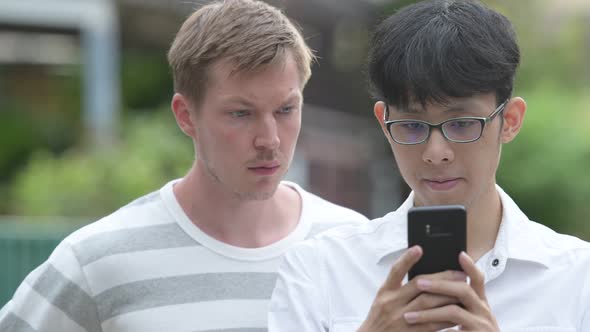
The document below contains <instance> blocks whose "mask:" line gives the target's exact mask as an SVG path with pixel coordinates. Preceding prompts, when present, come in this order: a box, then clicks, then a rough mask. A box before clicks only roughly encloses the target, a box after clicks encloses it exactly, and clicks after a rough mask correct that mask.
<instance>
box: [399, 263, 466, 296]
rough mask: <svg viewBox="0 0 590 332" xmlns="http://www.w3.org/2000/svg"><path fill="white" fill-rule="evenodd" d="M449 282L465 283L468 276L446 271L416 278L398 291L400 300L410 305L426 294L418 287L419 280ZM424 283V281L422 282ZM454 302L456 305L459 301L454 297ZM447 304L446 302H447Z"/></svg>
mask: <svg viewBox="0 0 590 332" xmlns="http://www.w3.org/2000/svg"><path fill="white" fill-rule="evenodd" d="M425 279H426V280H436V279H439V280H449V281H462V282H465V281H466V280H467V275H466V274H465V273H463V272H459V271H444V272H438V273H433V274H424V275H419V276H416V278H414V279H412V280H410V281H409V282H408V284H406V285H404V286H403V287H402V288H401V289H399V291H398V295H397V296H399V297H400V299H402V300H403V301H404V303H409V302H411V301H413V300H414V299H416V298H417V297H418V296H420V295H421V294H424V291H423V290H422V289H420V287H418V285H417V283H418V280H425ZM421 282H422V281H421ZM453 299H454V300H453V302H452V303H456V302H457V301H458V300H457V299H456V298H454V297H453ZM445 303H446V302H445Z"/></svg>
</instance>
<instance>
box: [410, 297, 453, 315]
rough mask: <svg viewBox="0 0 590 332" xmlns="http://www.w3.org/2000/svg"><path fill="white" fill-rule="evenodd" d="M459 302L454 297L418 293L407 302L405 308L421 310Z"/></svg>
mask: <svg viewBox="0 0 590 332" xmlns="http://www.w3.org/2000/svg"><path fill="white" fill-rule="evenodd" d="M459 303H460V302H459V299H457V298H456V297H451V296H445V295H439V294H431V293H420V294H419V295H418V296H416V298H414V299H413V300H412V301H410V303H408V305H407V306H406V309H407V310H408V311H422V310H427V309H433V308H437V307H444V306H446V305H449V304H459Z"/></svg>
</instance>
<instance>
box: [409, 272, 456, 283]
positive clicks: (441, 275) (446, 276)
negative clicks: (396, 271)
mask: <svg viewBox="0 0 590 332" xmlns="http://www.w3.org/2000/svg"><path fill="white" fill-rule="evenodd" d="M419 278H427V279H440V280H454V281H467V274H465V272H462V271H452V270H447V271H444V272H437V273H433V274H420V275H417V276H416V277H415V278H414V279H415V280H418V279H419ZM412 281H413V280H412Z"/></svg>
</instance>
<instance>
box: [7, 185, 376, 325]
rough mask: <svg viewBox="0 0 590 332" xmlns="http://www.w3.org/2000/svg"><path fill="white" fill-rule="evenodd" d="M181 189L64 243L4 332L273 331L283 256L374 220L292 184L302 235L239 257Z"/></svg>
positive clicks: (17, 303)
mask: <svg viewBox="0 0 590 332" xmlns="http://www.w3.org/2000/svg"><path fill="white" fill-rule="evenodd" d="M174 182H175V181H172V182H170V183H168V184H166V185H165V186H164V187H163V188H162V189H160V190H159V191H157V192H154V193H151V194H149V195H146V196H144V197H142V198H140V199H137V200H135V201H134V202H132V203H130V204H129V205H127V206H125V207H123V208H121V209H119V210H118V211H116V212H115V213H113V214H112V215H110V216H107V217H105V218H103V219H101V220H99V221H97V222H95V223H93V224H90V225H88V226H86V227H84V228H82V229H80V230H78V231H76V232H74V233H73V234H72V235H70V236H68V237H67V238H66V239H65V240H64V241H62V243H60V245H59V246H58V247H57V248H56V250H55V251H54V252H53V253H52V255H51V256H50V258H49V259H48V260H47V261H46V262H45V263H44V264H42V265H41V266H40V267H38V268H37V269H35V270H34V271H33V272H32V273H31V274H30V275H29V276H27V278H26V279H25V281H24V282H23V283H22V284H21V285H20V287H19V288H18V290H17V291H16V293H15V295H14V297H13V299H12V300H11V301H10V302H8V304H6V306H5V307H4V308H3V309H2V310H1V311H0V331H47V332H56V331H60V332H62V331H65V332H70V331H72V332H73V331H86V332H101V331H103V332H114V331H142V332H146V331H218V330H223V331H234V330H235V329H239V331H266V320H267V311H268V301H269V299H270V296H271V293H272V290H273V288H274V284H275V279H276V271H277V268H278V263H279V259H280V258H281V257H282V255H283V253H284V252H285V251H286V250H287V249H288V248H290V247H291V246H292V245H293V244H295V243H296V242H299V241H302V240H304V239H305V238H308V237H309V236H311V235H313V234H315V233H318V232H320V231H322V230H325V229H327V228H330V227H333V226H336V225H342V224H343V223H357V222H362V221H365V220H367V219H366V218H365V217H364V216H362V215H361V214H359V213H357V212H354V211H352V210H350V209H347V208H344V207H341V206H338V205H335V204H332V203H329V202H327V201H325V200H323V199H321V198H319V197H317V196H315V195H312V194H310V193H308V192H306V191H304V190H303V189H301V188H300V187H299V186H297V185H296V184H294V183H290V182H283V183H284V184H286V185H289V186H291V187H293V188H294V189H295V190H297V192H298V193H299V194H300V196H301V197H302V211H301V219H300V221H299V224H298V225H297V227H296V228H295V229H294V230H293V231H292V232H291V234H289V235H288V236H287V237H285V238H284V239H282V240H280V241H278V242H275V243H273V244H271V245H269V246H266V247H262V248H255V249H249V248H238V247H234V246H231V245H228V244H225V243H222V242H220V241H218V240H215V239H214V238H212V237H210V236H208V235H207V234H205V233H203V232H201V231H200V230H199V229H198V228H197V227H196V226H195V225H194V224H193V223H192V222H191V221H190V220H189V218H188V217H187V216H186V214H185V213H184V212H183V210H182V208H181V207H180V205H179V203H178V201H177V200H176V198H175V196H174V193H173V190H172V187H173V184H174Z"/></svg>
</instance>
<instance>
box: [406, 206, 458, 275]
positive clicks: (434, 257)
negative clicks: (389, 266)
mask: <svg viewBox="0 0 590 332" xmlns="http://www.w3.org/2000/svg"><path fill="white" fill-rule="evenodd" d="M466 227H467V213H466V211H465V208H464V207H463V206H462V205H437V206H424V207H413V208H411V209H410V210H409V211H408V247H412V246H414V245H419V246H420V247H422V250H423V252H424V253H423V256H422V258H420V260H419V261H418V262H417V263H416V264H415V265H414V266H413V267H412V268H411V269H410V271H409V272H408V280H411V279H412V278H414V277H415V276H417V275H421V274H432V273H437V272H442V271H446V270H456V271H462V268H461V266H460V265H459V254H460V253H461V251H466V246H467V235H466V234H467V231H466Z"/></svg>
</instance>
